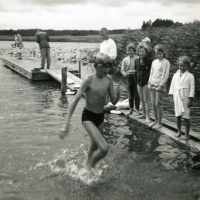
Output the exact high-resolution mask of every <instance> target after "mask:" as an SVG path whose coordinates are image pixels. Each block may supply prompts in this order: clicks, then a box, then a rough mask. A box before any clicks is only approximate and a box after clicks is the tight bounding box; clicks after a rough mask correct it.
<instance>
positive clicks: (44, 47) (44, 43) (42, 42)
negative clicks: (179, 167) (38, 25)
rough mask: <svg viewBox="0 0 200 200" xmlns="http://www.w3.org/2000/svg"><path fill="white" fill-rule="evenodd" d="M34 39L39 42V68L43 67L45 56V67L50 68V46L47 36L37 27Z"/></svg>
mask: <svg viewBox="0 0 200 200" xmlns="http://www.w3.org/2000/svg"><path fill="white" fill-rule="evenodd" d="M35 41H36V42H37V43H39V46H40V52H41V57H42V58H41V69H44V66H45V60H46V58H47V69H49V68H50V65H51V58H50V46H49V41H50V39H49V36H48V35H47V33H46V32H42V31H41V30H40V29H37V31H36V34H35Z"/></svg>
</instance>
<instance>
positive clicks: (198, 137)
mask: <svg viewBox="0 0 200 200" xmlns="http://www.w3.org/2000/svg"><path fill="white" fill-rule="evenodd" d="M120 111H121V112H122V113H123V114H124V115H126V116H128V117H129V118H130V119H132V120H136V121H138V122H140V123H142V124H143V125H146V126H149V125H151V124H153V122H154V120H155V118H154V116H153V115H152V114H150V119H151V120H152V121H151V123H145V119H139V118H137V117H135V116H134V114H131V115H128V112H129V110H127V109H120ZM162 124H163V126H162V127H161V128H159V129H156V130H154V131H158V132H160V133H162V134H165V135H168V136H169V137H171V138H172V139H173V140H175V141H176V142H178V143H181V144H184V145H186V146H189V147H193V148H196V149H197V150H199V151H200V142H199V141H200V134H199V133H197V132H195V131H193V130H190V136H192V137H193V138H194V139H193V138H191V139H189V140H184V139H182V138H181V137H179V138H177V137H175V136H174V134H175V133H177V127H176V124H175V123H174V122H170V121H168V120H166V119H163V120H162ZM182 129H183V131H185V130H184V128H183V127H182Z"/></svg>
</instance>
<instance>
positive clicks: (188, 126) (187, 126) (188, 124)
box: [183, 119, 190, 139]
mask: <svg viewBox="0 0 200 200" xmlns="http://www.w3.org/2000/svg"><path fill="white" fill-rule="evenodd" d="M184 120H185V130H186V132H185V136H183V139H189V138H190V136H189V132H190V120H189V119H184Z"/></svg>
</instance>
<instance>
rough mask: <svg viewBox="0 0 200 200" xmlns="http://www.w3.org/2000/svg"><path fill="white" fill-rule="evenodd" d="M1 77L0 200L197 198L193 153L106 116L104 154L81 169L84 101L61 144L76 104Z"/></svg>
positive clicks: (52, 88) (2, 71)
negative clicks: (190, 166)
mask: <svg viewBox="0 0 200 200" xmlns="http://www.w3.org/2000/svg"><path fill="white" fill-rule="evenodd" d="M87 73H89V72H87V68H86V71H85V74H87ZM0 76H1V79H0V94H1V98H0V125H1V129H0V149H1V154H0V200H5V199H15V200H29V199H31V200H38V199H41V200H43V199H44V200H46V199H50V200H51V199H52V200H55V199H56V200H65V199H70V200H71V199H86V200H88V199H92V200H93V199H106V200H107V199H114V200H116V199H117V200H118V199H119V200H121V199H127V200H129V199H131V200H132V199H141V200H145V199H146V200H165V199H166V200H168V199H172V200H176V199H177V200H178V199H182V200H189V199H198V198H199V197H200V192H199V191H200V185H199V181H200V177H199V172H196V171H195V170H191V169H188V168H187V167H186V166H187V162H188V161H189V160H190V157H191V156H192V155H196V154H197V153H198V152H197V151H196V149H191V148H189V147H186V146H182V145H181V144H177V143H176V142H175V141H173V140H172V139H171V138H169V137H168V136H165V135H160V134H159V133H157V132H154V131H150V130H149V129H147V128H146V127H144V126H143V125H141V124H139V123H138V122H136V121H132V120H130V119H127V118H126V117H125V116H119V115H110V114H105V132H104V137H105V139H106V141H107V142H108V143H109V145H110V151H109V153H108V156H107V157H106V158H105V159H104V160H103V161H102V162H100V163H99V164H98V166H97V168H96V170H94V171H93V172H91V173H88V172H87V171H85V169H84V168H83V162H84V160H85V159H86V156H87V147H88V143H89V137H88V134H87V133H86V131H85V130H84V129H83V126H82V124H81V113H82V109H83V106H84V100H83V99H81V101H80V103H79V104H78V107H77V109H76V110H75V113H74V115H73V117H72V120H71V125H70V133H69V135H68V137H67V138H66V140H64V141H62V140H60V139H59V137H58V132H59V129H60V127H61V126H62V125H63V124H64V123H65V120H66V114H67V109H68V105H69V103H70V102H71V101H72V100H73V98H74V97H73V96H63V95H61V93H60V84H58V83H57V82H54V81H51V82H30V81H29V80H27V79H25V78H23V77H21V76H20V75H18V74H16V73H15V72H13V71H11V70H10V69H8V68H6V67H3V66H2V65H1V64H0ZM91 182H92V183H93V182H95V184H94V185H93V187H90V186H88V185H90V184H91Z"/></svg>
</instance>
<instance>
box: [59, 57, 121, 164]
mask: <svg viewBox="0 0 200 200" xmlns="http://www.w3.org/2000/svg"><path fill="white" fill-rule="evenodd" d="M96 59H97V63H96V64H95V65H94V66H95V68H96V72H95V73H94V74H92V75H89V76H88V77H86V79H85V80H84V81H83V83H82V85H81V87H80V89H79V91H78V93H77V95H76V97H75V99H74V101H73V102H72V103H71V105H70V107H69V111H68V114H67V123H66V125H65V126H64V127H63V128H62V129H61V134H60V138H62V139H63V138H64V137H65V136H66V135H67V132H68V128H69V122H70V118H71V116H72V114H73V112H74V110H75V108H76V106H77V104H78V102H79V100H80V98H81V97H82V95H83V93H85V108H84V110H83V114H82V123H83V126H84V127H85V129H86V131H87V132H88V134H89V135H90V147H89V151H88V158H87V161H86V166H89V167H94V166H95V164H96V163H97V162H98V161H99V160H100V159H102V158H103V157H105V156H106V154H107V152H108V149H109V146H108V144H107V142H106V141H105V139H104V138H103V136H102V134H103V126H104V105H105V101H106V94H107V92H109V95H110V99H111V102H112V104H114V105H115V104H116V103H117V102H118V100H119V98H120V90H119V88H117V90H116V94H115V92H114V86H113V80H112V77H111V76H110V75H108V73H109V70H110V61H111V59H110V57H109V56H108V55H107V54H104V53H100V54H98V55H97V57H96Z"/></svg>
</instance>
